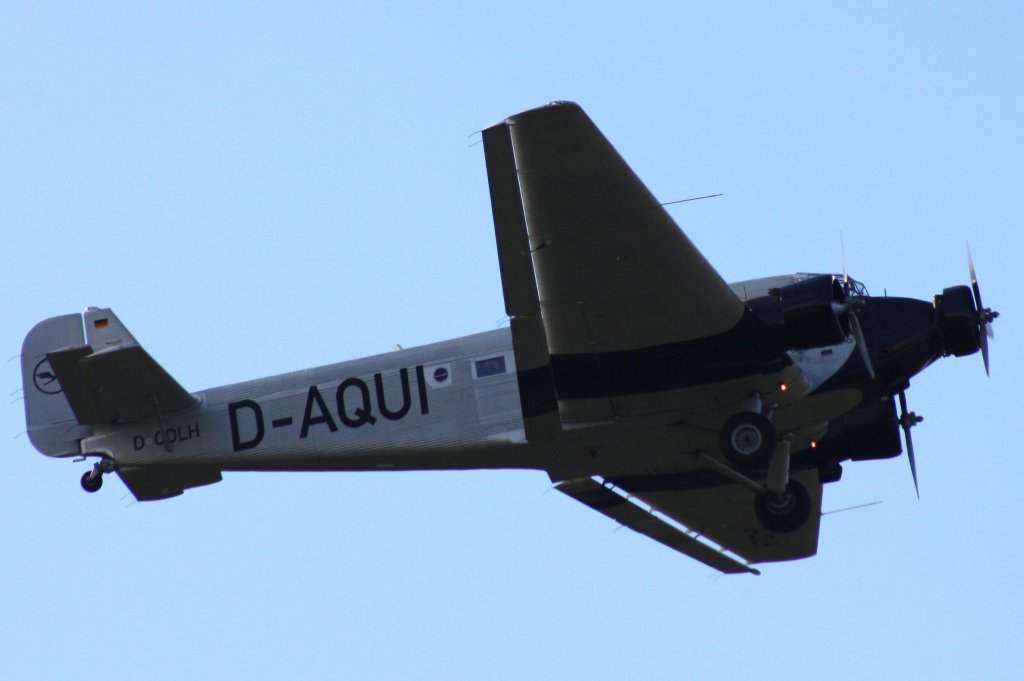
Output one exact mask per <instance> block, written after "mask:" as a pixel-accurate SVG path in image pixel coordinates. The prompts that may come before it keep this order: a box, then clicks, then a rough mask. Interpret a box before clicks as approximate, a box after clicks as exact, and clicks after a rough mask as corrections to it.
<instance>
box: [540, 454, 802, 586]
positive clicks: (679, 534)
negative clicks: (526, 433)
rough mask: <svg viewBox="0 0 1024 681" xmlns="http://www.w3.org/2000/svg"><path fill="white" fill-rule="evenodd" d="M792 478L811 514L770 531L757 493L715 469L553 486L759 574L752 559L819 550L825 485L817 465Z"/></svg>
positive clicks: (696, 554) (683, 547)
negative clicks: (787, 528) (795, 526)
mask: <svg viewBox="0 0 1024 681" xmlns="http://www.w3.org/2000/svg"><path fill="white" fill-rule="evenodd" d="M793 477H794V478H795V479H797V480H799V481H800V482H801V484H803V485H804V487H805V488H806V489H807V491H808V493H809V495H810V500H811V515H810V518H809V519H808V521H807V522H806V523H805V524H804V525H803V526H802V527H801V528H800V529H799V530H797V531H795V532H788V533H776V532H771V531H769V530H767V529H765V528H764V527H763V526H762V525H761V523H760V522H759V521H758V519H757V517H756V515H755V513H754V493H753V492H752V491H750V490H749V489H747V488H746V487H743V486H741V485H737V484H735V483H731V482H728V481H727V480H725V479H724V478H720V477H718V476H717V475H715V474H713V473H707V474H697V475H694V474H688V475H678V476H674V475H662V476H634V477H629V478H617V479H614V480H604V481H601V482H598V481H595V480H593V479H590V478H583V479H578V480H570V481H567V482H563V483H561V484H559V485H558V486H557V488H556V489H558V490H559V491H561V492H563V493H565V494H567V495H568V496H571V497H572V498H574V499H576V500H577V501H580V502H581V503H583V504H586V505H587V506H590V507H591V508H593V509H594V510H596V511H598V512H600V513H603V514H604V515H606V516H608V517H610V518H612V519H613V520H616V521H618V522H619V523H621V524H622V525H625V526H626V527H628V528H630V529H631V530H634V531H636V532H639V533H640V534H643V535H646V536H648V537H651V538H652V539H655V540H656V541H659V542H661V543H662V544H665V545H666V546H668V547H670V548H673V549H675V550H677V551H679V552H681V553H684V554H686V555H688V556H690V557H691V558H694V559H696V560H698V561H700V562H701V563H704V564H705V565H708V566H710V567H713V568H715V569H716V570H719V571H721V572H725V573H730V574H732V573H742V572H752V573H755V574H757V570H755V569H754V568H752V567H750V563H764V562H773V561H782V560H794V559H797V558H806V557H808V556H812V555H814V554H815V553H816V552H817V545H818V529H819V524H820V518H821V483H820V482H819V480H818V476H817V471H802V472H800V473H795V474H794V475H793ZM638 502H639V503H638Z"/></svg>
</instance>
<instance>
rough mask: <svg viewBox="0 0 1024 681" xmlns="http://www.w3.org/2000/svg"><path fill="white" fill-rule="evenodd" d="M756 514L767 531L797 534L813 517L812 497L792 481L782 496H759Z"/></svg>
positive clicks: (756, 500)
mask: <svg viewBox="0 0 1024 681" xmlns="http://www.w3.org/2000/svg"><path fill="white" fill-rule="evenodd" d="M754 513H755V514H756V515H757V519H758V520H759V521H761V524H762V525H764V526H765V527H766V528H767V529H769V530H771V531H772V532H778V533H780V534H783V533H786V532H795V531H796V530H799V529H800V528H801V527H803V526H804V523H806V522H807V519H808V518H810V517H811V497H810V495H809V494H807V489H806V488H805V487H804V486H803V485H801V484H800V483H799V482H797V481H796V480H790V481H789V485H787V486H786V492H785V493H784V494H782V495H780V496H773V495H768V496H759V497H757V499H755V500H754Z"/></svg>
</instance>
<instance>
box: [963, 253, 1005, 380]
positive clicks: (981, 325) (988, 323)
mask: <svg viewBox="0 0 1024 681" xmlns="http://www.w3.org/2000/svg"><path fill="white" fill-rule="evenodd" d="M967 268H968V269H969V270H970V273H971V290H973V291H974V307H975V309H977V311H978V313H977V314H978V347H979V348H981V360H982V361H983V362H984V363H985V375H986V376H988V375H989V371H988V341H989V339H990V338H995V332H993V331H992V320H994V319H995V318H996V317H998V316H999V313H998V312H996V311H995V310H993V309H991V308H988V307H985V306H984V305H982V303H981V287H979V286H978V275H977V273H975V271H974V258H972V257H971V245H970V244H967Z"/></svg>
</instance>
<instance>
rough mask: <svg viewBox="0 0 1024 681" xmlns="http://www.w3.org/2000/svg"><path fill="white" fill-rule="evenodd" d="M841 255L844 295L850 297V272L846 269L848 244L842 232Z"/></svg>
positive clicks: (840, 236) (840, 241)
mask: <svg viewBox="0 0 1024 681" xmlns="http://www.w3.org/2000/svg"><path fill="white" fill-rule="evenodd" d="M839 254H840V257H842V259H843V293H845V294H846V295H850V272H849V270H847V269H846V243H845V242H844V241H843V233H842V232H839Z"/></svg>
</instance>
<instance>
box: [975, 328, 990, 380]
mask: <svg viewBox="0 0 1024 681" xmlns="http://www.w3.org/2000/svg"><path fill="white" fill-rule="evenodd" d="M982 326H985V327H988V328H989V329H991V328H992V327H991V326H989V325H988V324H985V323H984V322H982ZM988 339H989V334H988V333H979V334H978V347H979V348H981V361H982V362H984V363H985V375H986V376H989V375H990V374H989V373H988Z"/></svg>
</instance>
